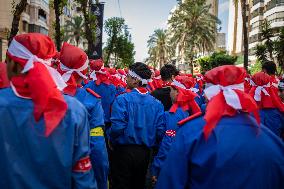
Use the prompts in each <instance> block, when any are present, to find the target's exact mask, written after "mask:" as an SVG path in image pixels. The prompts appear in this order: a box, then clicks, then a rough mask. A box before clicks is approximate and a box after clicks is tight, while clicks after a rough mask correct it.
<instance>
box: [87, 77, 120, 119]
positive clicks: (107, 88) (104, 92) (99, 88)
mask: <svg viewBox="0 0 284 189" xmlns="http://www.w3.org/2000/svg"><path fill="white" fill-rule="evenodd" d="M84 88H90V89H92V90H93V91H95V92H96V93H98V94H99V95H100V96H101V97H102V106H103V110H104V114H105V122H110V112H111V105H112V103H113V101H114V99H115V96H116V94H117V90H116V87H115V86H114V85H113V84H110V85H107V84H104V83H101V84H100V85H96V83H95V82H94V81H90V82H89V83H87V84H86V85H85V86H84Z"/></svg>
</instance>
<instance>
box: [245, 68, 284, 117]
mask: <svg viewBox="0 0 284 189" xmlns="http://www.w3.org/2000/svg"><path fill="white" fill-rule="evenodd" d="M251 85H252V87H251V90H250V92H249V94H250V95H251V96H252V97H253V98H254V99H255V101H256V102H257V104H258V106H259V107H260V108H277V109H279V111H281V112H284V104H283V103H282V102H281V99H280V98H279V96H278V94H277V93H276V91H275V90H274V89H273V86H272V83H271V77H270V76H269V75H268V74H266V73H264V72H258V73H256V74H254V75H253V76H252V78H251Z"/></svg>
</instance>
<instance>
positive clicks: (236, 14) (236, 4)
mask: <svg viewBox="0 0 284 189" xmlns="http://www.w3.org/2000/svg"><path fill="white" fill-rule="evenodd" d="M238 8H239V2H238V1H236V2H235V18H234V35H233V37H234V40H233V50H232V54H233V55H235V53H236V50H237V40H236V37H237V28H238Z"/></svg>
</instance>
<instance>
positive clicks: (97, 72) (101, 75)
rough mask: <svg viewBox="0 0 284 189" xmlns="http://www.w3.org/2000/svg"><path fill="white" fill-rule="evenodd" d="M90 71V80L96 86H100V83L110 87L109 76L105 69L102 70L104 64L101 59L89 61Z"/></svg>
mask: <svg viewBox="0 0 284 189" xmlns="http://www.w3.org/2000/svg"><path fill="white" fill-rule="evenodd" d="M90 69H91V70H92V73H91V74H90V78H91V79H92V80H93V81H95V83H96V85H100V84H101V83H104V84H107V85H110V80H109V76H110V74H109V73H108V71H107V69H105V68H104V62H103V60H102V59H97V60H92V61H90Z"/></svg>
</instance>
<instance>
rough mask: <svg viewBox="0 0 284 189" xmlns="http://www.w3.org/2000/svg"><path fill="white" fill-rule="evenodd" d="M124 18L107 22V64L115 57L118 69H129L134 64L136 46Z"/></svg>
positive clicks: (111, 19) (114, 18)
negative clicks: (111, 57)
mask: <svg viewBox="0 0 284 189" xmlns="http://www.w3.org/2000/svg"><path fill="white" fill-rule="evenodd" d="M127 28H128V27H127V25H126V24H125V21H124V19H123V18H118V17H113V18H109V19H108V20H107V21H106V22H105V31H106V33H107V35H108V39H107V43H106V46H105V48H104V57H105V58H106V64H107V65H108V64H109V60H110V56H111V55H112V56H113V57H114V64H115V67H117V68H122V67H128V66H129V65H131V64H132V63H134V55H135V51H134V44H133V43H132V42H131V35H130V34H129V31H128V29H127Z"/></svg>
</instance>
